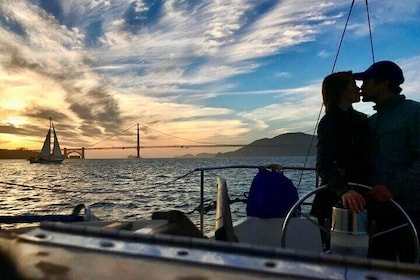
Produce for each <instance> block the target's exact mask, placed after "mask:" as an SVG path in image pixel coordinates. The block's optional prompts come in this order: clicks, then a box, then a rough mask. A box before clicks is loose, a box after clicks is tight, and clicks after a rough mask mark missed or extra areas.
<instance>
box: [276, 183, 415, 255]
mask: <svg viewBox="0 0 420 280" xmlns="http://www.w3.org/2000/svg"><path fill="white" fill-rule="evenodd" d="M348 185H349V186H354V187H361V188H364V189H368V190H370V189H372V188H371V187H369V186H366V185H362V184H357V183H348ZM326 188H327V185H323V186H320V187H319V188H316V189H315V190H312V191H310V192H308V193H307V194H305V195H304V196H303V197H302V198H301V199H299V200H298V201H297V202H296V203H295V204H294V205H293V206H292V208H290V210H289V212H287V215H286V218H285V219H284V221H283V225H282V229H281V248H286V232H287V230H288V226H289V222H290V219H291V218H292V217H293V216H294V215H293V214H294V212H295V211H296V209H297V208H298V207H299V206H300V205H301V204H302V203H303V202H304V201H306V200H307V199H308V198H309V197H311V196H312V195H314V194H315V193H317V192H319V191H321V190H324V189H326ZM391 203H392V204H393V205H394V206H395V207H396V208H397V209H398V210H399V211H400V212H401V214H402V215H403V216H404V219H405V221H406V222H407V224H408V226H409V227H410V230H411V233H412V236H413V242H414V245H415V249H416V251H415V260H414V262H415V263H418V262H419V259H420V246H419V239H418V233H417V230H416V227H415V226H414V224H413V221H412V220H411V219H410V217H409V216H408V215H407V213H406V212H405V211H404V209H403V208H402V207H401V206H400V205H399V204H398V203H397V202H395V201H394V200H391ZM304 217H305V218H306V219H308V220H309V217H307V216H304ZM310 221H311V222H312V223H314V224H316V226H318V227H319V228H320V229H321V230H323V231H325V232H327V233H329V232H330V230H329V229H326V228H324V227H322V226H320V225H319V224H318V223H317V222H314V221H313V220H310ZM407 224H403V225H402V226H406V225H407ZM399 228H401V226H399V227H396V228H394V229H389V230H386V231H384V232H383V233H385V232H386V233H388V232H392V231H394V230H397V229H399ZM380 234H382V233H380ZM377 235H378V234H377Z"/></svg>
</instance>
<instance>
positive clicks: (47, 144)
mask: <svg viewBox="0 0 420 280" xmlns="http://www.w3.org/2000/svg"><path fill="white" fill-rule="evenodd" d="M50 154H51V128H50V129H49V130H48V133H47V136H46V137H45V141H44V145H43V146H42V149H41V153H40V154H39V158H41V159H48V158H49V157H50Z"/></svg>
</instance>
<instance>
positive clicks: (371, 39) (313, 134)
mask: <svg viewBox="0 0 420 280" xmlns="http://www.w3.org/2000/svg"><path fill="white" fill-rule="evenodd" d="M365 3H366V13H367V20H368V26H369V39H370V50H371V53H372V60H373V63H374V62H375V53H374V48H373V37H372V28H371V24H370V15H369V14H370V13H369V4H368V0H365ZM353 7H354V0H352V2H351V5H350V9H349V13H348V15H347V19H346V23H345V25H344V29H343V33H342V34H341V38H340V43H339V44H338V49H337V53H336V55H335V58H334V62H333V66H332V69H331V73H334V70H335V66H336V65H337V60H338V55H339V54H340V50H341V46H342V44H343V41H344V35H345V34H346V30H347V26H348V24H349V21H350V16H351V13H352V11H353ZM323 105H324V104H321V108H320V110H319V113H318V117H317V119H316V123H315V127H314V131H313V133H312V139H311V143H310V145H309V149H308V151H307V153H306V158H305V163H304V165H303V166H304V167H306V162H307V158H308V157H309V153H310V150H311V148H312V145H313V140H314V138H315V132H316V129H317V127H318V123H319V120H320V118H321V114H322V108H323ZM302 174H303V171H302ZM301 180H302V175H301V177H300V178H299V183H298V187H299V186H300V183H301Z"/></svg>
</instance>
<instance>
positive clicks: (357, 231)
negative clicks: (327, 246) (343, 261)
mask: <svg viewBox="0 0 420 280" xmlns="http://www.w3.org/2000/svg"><path fill="white" fill-rule="evenodd" d="M368 249H369V232H368V219H367V212H366V210H364V211H361V212H359V213H356V212H353V211H351V210H349V209H344V208H339V207H333V211H332V221H331V253H332V254H341V255H352V256H358V257H367V255H368Z"/></svg>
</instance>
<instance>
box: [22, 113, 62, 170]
mask: <svg viewBox="0 0 420 280" xmlns="http://www.w3.org/2000/svg"><path fill="white" fill-rule="evenodd" d="M51 131H52V134H53V137H54V142H53V143H54V145H53V149H52V153H51ZM63 160H64V156H63V154H62V153H61V149H60V144H59V143H58V138H57V134H56V133H55V128H54V125H53V123H52V120H51V118H50V128H49V129H48V133H47V136H46V137H45V141H44V144H43V146H42V149H41V152H40V154H39V158H35V157H34V158H30V159H29V161H30V163H61V162H62V161H63Z"/></svg>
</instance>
